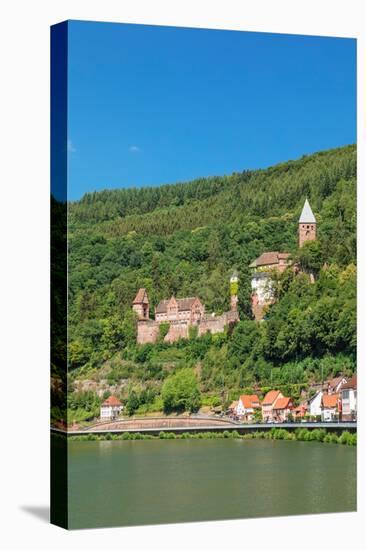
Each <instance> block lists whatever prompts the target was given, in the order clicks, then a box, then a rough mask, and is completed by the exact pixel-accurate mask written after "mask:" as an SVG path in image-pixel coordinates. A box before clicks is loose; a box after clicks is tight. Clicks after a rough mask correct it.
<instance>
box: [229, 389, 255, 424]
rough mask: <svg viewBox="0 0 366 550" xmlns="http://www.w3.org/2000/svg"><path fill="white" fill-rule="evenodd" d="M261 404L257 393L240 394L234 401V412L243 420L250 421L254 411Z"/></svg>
mask: <svg viewBox="0 0 366 550" xmlns="http://www.w3.org/2000/svg"><path fill="white" fill-rule="evenodd" d="M260 408H261V405H260V401H259V398H258V396H257V395H254V394H253V395H241V396H240V397H239V399H238V401H236V404H235V407H234V413H235V414H236V416H238V417H239V418H240V419H241V420H244V421H245V422H252V421H253V416H254V412H255V411H256V410H260Z"/></svg>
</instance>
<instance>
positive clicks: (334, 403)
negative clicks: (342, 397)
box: [321, 393, 339, 422]
mask: <svg viewBox="0 0 366 550" xmlns="http://www.w3.org/2000/svg"><path fill="white" fill-rule="evenodd" d="M321 418H322V422H332V421H334V420H338V418H339V394H338V393H332V394H328V393H325V394H323V396H322V402H321Z"/></svg>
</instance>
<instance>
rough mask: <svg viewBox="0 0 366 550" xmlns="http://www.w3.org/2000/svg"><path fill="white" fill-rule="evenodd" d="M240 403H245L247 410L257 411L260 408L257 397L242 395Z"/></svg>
mask: <svg viewBox="0 0 366 550" xmlns="http://www.w3.org/2000/svg"><path fill="white" fill-rule="evenodd" d="M240 401H241V402H242V403H243V407H244V408H245V409H255V408H256V407H259V406H260V403H259V399H258V396H257V395H241V396H240Z"/></svg>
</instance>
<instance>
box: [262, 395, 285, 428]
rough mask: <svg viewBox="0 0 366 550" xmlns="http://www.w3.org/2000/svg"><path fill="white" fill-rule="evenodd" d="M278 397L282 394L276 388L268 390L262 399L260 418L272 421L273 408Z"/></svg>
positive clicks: (264, 420)
mask: <svg viewBox="0 0 366 550" xmlns="http://www.w3.org/2000/svg"><path fill="white" fill-rule="evenodd" d="M278 399H283V395H282V393H281V392H280V391H278V390H271V391H269V392H268V393H267V394H266V395H265V397H264V399H263V401H262V419H263V422H273V421H274V418H273V408H274V406H275V404H276V401H277V400H278Z"/></svg>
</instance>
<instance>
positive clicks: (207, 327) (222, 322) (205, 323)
mask: <svg viewBox="0 0 366 550" xmlns="http://www.w3.org/2000/svg"><path fill="white" fill-rule="evenodd" d="M238 321H239V314H238V312H237V311H229V312H227V313H223V314H222V315H220V316H218V317H206V318H204V319H202V320H201V321H200V323H198V324H193V323H190V322H188V321H171V322H170V327H169V331H168V333H167V334H166V335H165V337H164V342H168V343H172V342H176V341H177V340H179V339H180V338H189V327H190V326H197V327H198V336H202V335H203V334H206V332H211V334H217V333H219V332H224V330H225V327H226V326H227V325H229V324H231V323H236V322H238ZM159 325H160V323H159V322H158V321H152V320H150V321H138V323H137V343H138V344H149V343H150V344H155V343H156V342H157V340H158V338H159Z"/></svg>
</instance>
